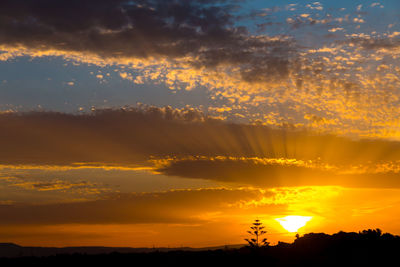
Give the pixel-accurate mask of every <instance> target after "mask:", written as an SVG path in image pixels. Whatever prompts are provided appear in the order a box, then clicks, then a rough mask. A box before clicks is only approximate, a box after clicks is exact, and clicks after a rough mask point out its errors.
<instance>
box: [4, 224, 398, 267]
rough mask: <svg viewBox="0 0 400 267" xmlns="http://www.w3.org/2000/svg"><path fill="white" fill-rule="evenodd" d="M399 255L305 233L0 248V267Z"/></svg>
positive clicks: (325, 262) (367, 261)
mask: <svg viewBox="0 0 400 267" xmlns="http://www.w3.org/2000/svg"><path fill="white" fill-rule="evenodd" d="M7 253H8V254H7ZM16 253H20V254H16ZM399 254H400V236H394V235H392V234H388V233H385V234H382V232H381V231H380V230H379V229H376V230H364V231H362V232H359V233H345V232H339V233H336V234H333V235H328V234H324V233H310V234H305V235H304V236H302V237H298V238H297V239H296V240H295V241H294V242H293V243H283V242H279V243H278V244H277V245H275V246H268V247H261V248H260V247H248V246H243V247H240V245H236V246H224V247H214V248H204V249H193V248H174V249H172V248H107V247H74V248H71V247H70V248H38V247H30V248H28V247H20V246H17V245H14V244H1V245H0V255H1V257H2V258H0V266H11V265H12V266H19V265H21V266H67V265H68V266H71V265H73V264H74V265H76V264H79V265H89V266H95V265H100V264H101V265H105V266H122V265H124V266H125V265H130V266H400V263H399Z"/></svg>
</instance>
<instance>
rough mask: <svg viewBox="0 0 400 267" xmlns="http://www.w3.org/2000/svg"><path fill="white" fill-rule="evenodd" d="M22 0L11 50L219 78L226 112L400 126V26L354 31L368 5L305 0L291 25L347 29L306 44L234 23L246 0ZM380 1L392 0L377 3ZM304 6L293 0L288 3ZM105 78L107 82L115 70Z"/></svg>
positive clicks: (370, 131) (196, 82)
mask: <svg viewBox="0 0 400 267" xmlns="http://www.w3.org/2000/svg"><path fill="white" fill-rule="evenodd" d="M21 1H22V0H21ZM19 2H20V1H3V2H2V4H1V5H2V9H1V10H2V11H1V12H0V17H1V18H3V21H4V23H3V24H2V27H1V28H0V36H2V38H1V40H2V41H1V43H0V50H1V51H4V52H3V53H2V54H0V59H1V60H9V59H12V58H15V57H19V56H24V55H28V56H31V57H43V56H61V57H64V58H65V59H66V60H72V61H79V62H85V63H90V64H96V65H99V66H106V65H115V66H126V68H121V69H120V70H117V72H118V73H117V74H118V75H119V76H120V78H122V79H126V80H129V81H132V82H134V83H137V84H143V83H162V84H165V85H166V86H167V87H168V88H170V89H171V90H181V89H184V90H193V89H196V88H199V87H204V88H208V90H209V95H210V97H211V100H212V101H215V102H218V101H222V102H224V105H226V103H228V104H229V105H230V106H231V110H230V111H227V110H226V109H225V110H224V114H216V117H219V118H224V119H226V118H245V119H247V121H249V122H251V121H259V122H261V123H264V124H267V123H271V122H272V123H273V124H275V125H277V124H293V125H297V126H304V127H310V128H313V129H320V130H323V131H327V132H333V133H338V134H348V135H353V136H358V137H364V136H369V137H383V138H392V139H396V138H398V136H399V129H398V127H397V126H396V125H398V119H397V118H398V117H399V115H400V114H399V113H398V111H396V109H395V107H396V106H397V105H398V99H399V92H398V90H397V89H396V88H398V87H399V83H400V81H399V75H398V69H399V68H400V66H399V65H398V62H397V61H396V59H397V58H398V56H399V40H398V39H399V36H398V34H397V33H398V32H399V31H396V29H394V28H393V27H395V25H396V24H395V23H393V26H392V27H391V29H392V30H391V32H389V33H376V32H375V33H373V32H372V33H354V31H353V30H351V29H350V26H352V27H354V26H355V25H356V27H359V26H360V25H361V24H368V21H367V15H365V14H364V13H362V12H361V10H362V9H363V8H364V7H365V6H364V5H359V6H355V7H354V11H352V12H355V13H354V14H353V13H349V14H346V15H343V16H338V17H334V16H333V15H331V14H329V13H326V14H324V15H323V14H322V15H321V14H319V13H321V12H320V11H322V10H325V9H324V6H323V4H322V3H321V2H313V3H309V4H305V5H302V6H301V7H302V8H305V9H306V10H307V12H301V13H299V14H294V15H293V16H291V17H289V18H287V20H286V21H287V23H289V26H290V27H292V28H293V29H296V28H299V29H300V28H302V26H304V25H306V26H307V27H320V28H318V29H323V30H324V32H325V33H329V34H331V35H335V36H336V35H337V36H338V38H342V39H339V40H336V39H333V40H332V39H329V38H328V37H327V40H329V41H330V42H331V44H328V43H327V42H316V44H315V45H314V46H313V47H309V46H308V47H307V46H303V45H302V44H301V42H302V40H299V39H296V35H295V34H294V35H293V36H289V35H276V34H275V35H268V34H257V35H256V34H254V33H252V32H251V31H250V30H249V29H248V28H246V27H244V26H235V21H236V19H237V17H236V16H235V11H234V10H235V8H236V7H237V6H236V5H237V3H236V2H232V1H217V0H215V1H206V2H203V1H190V2H188V1H174V2H173V3H167V2H165V1H158V0H148V1H126V0H119V1H107V0H103V1H100V2H99V3H98V4H97V6H96V8H92V7H91V5H89V4H81V3H80V2H79V1H58V3H57V5H54V4H52V1H48V0H46V1H45V0H43V1H41V2H40V5H46V7H47V8H46V9H37V8H35V7H36V6H37V5H38V4H37V3H36V2H34V1H23V2H24V3H25V4H24V6H25V8H24V9H18V8H15V6H16V5H17V4H18V3H19ZM78 2H79V3H78ZM78 6H79V8H78ZM369 7H370V8H375V7H383V6H382V5H381V4H380V3H377V2H376V3H372V4H371V5H370V6H369ZM298 8H300V5H295V4H293V5H288V6H285V7H284V8H283V10H289V11H290V10H291V9H298ZM281 9H282V8H275V9H269V10H263V12H264V11H265V12H267V13H268V12H278V11H279V10H281ZM43 10H47V11H43ZM60 10H77V12H60ZM342 11H345V10H342ZM72 14H73V16H74V20H71V16H72ZM116 17H118V19H117V20H116V19H115V18H116ZM266 17H268V16H266ZM17 33H18V34H17ZM133 44H134V45H133ZM95 76H96V77H97V79H99V81H101V82H102V81H104V80H105V75H104V74H100V73H97V74H96V75H95ZM67 85H70V86H74V85H76V83H75V82H74V81H69V82H67ZM235 107H237V108H235ZM214 108H215V111H218V110H220V108H221V106H215V107H214ZM210 110H211V109H210ZM216 113H218V112H216ZM220 113H221V112H220ZM228 113H229V115H227V114H228ZM273 114H276V115H273ZM312 118H321V119H319V120H315V119H312ZM285 120H286V121H285Z"/></svg>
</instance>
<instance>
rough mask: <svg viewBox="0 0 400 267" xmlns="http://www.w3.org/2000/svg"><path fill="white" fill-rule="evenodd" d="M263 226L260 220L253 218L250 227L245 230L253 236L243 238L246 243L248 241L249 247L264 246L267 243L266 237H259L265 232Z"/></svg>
mask: <svg viewBox="0 0 400 267" xmlns="http://www.w3.org/2000/svg"><path fill="white" fill-rule="evenodd" d="M264 228H265V227H264V226H263V225H262V222H261V221H260V220H258V219H257V220H254V222H253V226H251V227H250V229H251V230H250V231H247V232H248V233H249V234H251V235H252V236H254V237H253V238H250V239H248V238H246V239H245V240H246V241H247V243H249V246H250V247H256V248H259V247H266V246H268V245H269V242H267V239H266V238H263V239H261V236H263V235H264V234H266V233H267V231H264V230H263V229H264Z"/></svg>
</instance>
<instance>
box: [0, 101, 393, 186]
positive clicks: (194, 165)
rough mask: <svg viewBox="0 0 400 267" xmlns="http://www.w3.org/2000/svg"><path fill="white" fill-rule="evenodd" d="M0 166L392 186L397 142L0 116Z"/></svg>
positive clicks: (241, 127) (149, 115)
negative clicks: (131, 169) (131, 170)
mask: <svg viewBox="0 0 400 267" xmlns="http://www.w3.org/2000/svg"><path fill="white" fill-rule="evenodd" d="M0 147H2V149H1V150H0V164H2V165H14V166H17V165H22V166H23V165H38V166H43V167H44V168H45V166H46V165H57V166H67V167H80V166H95V167H98V166H100V167H102V166H106V167H110V166H114V167H117V168H124V167H150V168H154V170H156V171H158V172H161V173H164V174H167V175H174V176H180V177H192V178H202V179H211V180H218V181H228V182H238V183H244V184H258V185H260V184H261V185H264V186H294V185H329V184H334V185H349V186H368V187H371V186H384V187H391V186H394V187H397V186H398V185H399V182H398V179H397V177H398V173H399V171H400V167H399V162H398V160H399V158H400V143H399V142H396V141H388V140H379V139H365V140H356V139H350V138H345V137H338V136H334V135H324V134H316V133H313V132H309V131H305V130H296V129H292V130H290V129H287V128H285V129H282V128H281V129H273V128H270V127H266V126H257V125H248V124H233V123H227V122H223V121H217V120H213V119H209V118H208V117H207V116H206V115H204V114H202V113H201V112H198V111H196V110H192V109H185V110H174V109H172V108H169V107H166V108H155V107H148V108H142V109H127V110H103V111H97V112H94V113H93V114H81V115H73V114H62V113H51V112H36V113H35V112H34V113H9V114H1V115H0Z"/></svg>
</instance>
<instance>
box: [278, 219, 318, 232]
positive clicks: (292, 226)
mask: <svg viewBox="0 0 400 267" xmlns="http://www.w3.org/2000/svg"><path fill="white" fill-rule="evenodd" d="M311 219H312V217H311V216H297V215H291V216H286V217H283V218H276V219H275V220H276V221H278V222H279V223H280V224H281V225H282V227H283V228H285V230H287V231H288V232H291V233H294V232H297V231H298V230H299V229H300V228H302V227H304V226H305V225H306V224H307V223H308V222H309V221H310V220H311Z"/></svg>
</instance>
